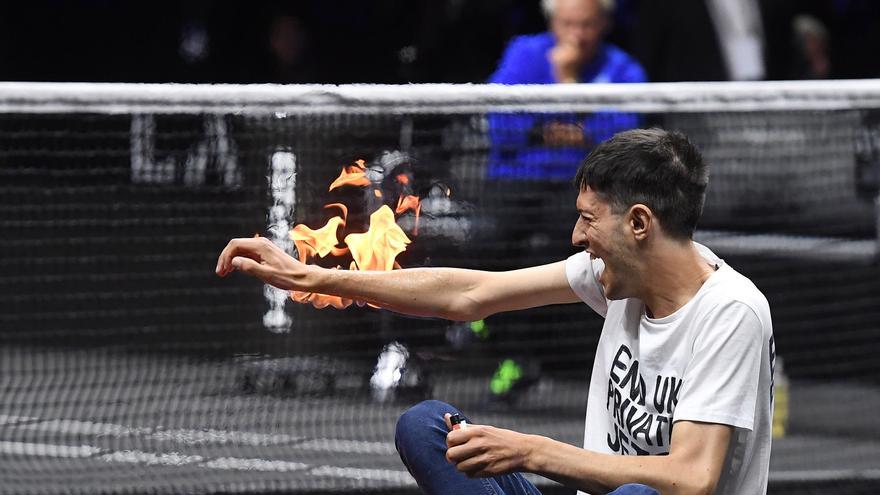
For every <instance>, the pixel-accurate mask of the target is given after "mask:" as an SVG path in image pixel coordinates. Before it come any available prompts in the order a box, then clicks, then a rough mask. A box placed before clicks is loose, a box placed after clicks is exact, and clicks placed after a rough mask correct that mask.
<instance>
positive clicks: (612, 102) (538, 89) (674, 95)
mask: <svg viewBox="0 0 880 495" xmlns="http://www.w3.org/2000/svg"><path fill="white" fill-rule="evenodd" d="M609 108H613V109H614V110H618V111H630V112H718V111H735V112H750V111H768V110H774V111H781V110H846V109H855V108H859V109H866V108H880V81H878V80H852V81H778V82H715V83H662V84H659V83H656V84H655V83H649V84H585V85H526V86H503V85H481V84H464V85H452V84H420V85H402V86H397V85H346V86H331V85H268V84H267V85H184V84H98V83H18V82H9V83H0V113H95V114H133V113H135V114H136V113H154V114H206V113H214V114H254V115H259V114H267V113H285V114H332V113H359V114H428V113H443V114H465V113H485V112H490V111H531V112H559V111H566V112H593V111H597V110H607V109H609Z"/></svg>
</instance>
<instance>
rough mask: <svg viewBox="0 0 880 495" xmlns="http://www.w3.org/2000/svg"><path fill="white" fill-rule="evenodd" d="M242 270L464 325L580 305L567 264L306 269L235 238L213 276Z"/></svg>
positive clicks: (284, 285) (265, 245) (262, 242)
mask: <svg viewBox="0 0 880 495" xmlns="http://www.w3.org/2000/svg"><path fill="white" fill-rule="evenodd" d="M233 271H240V272H242V273H246V274H248V275H251V276H254V277H257V278H259V279H261V280H263V281H264V282H266V283H268V284H271V285H274V286H275V287H278V288H279V289H284V290H298V291H306V292H318V293H322V294H332V295H337V296H342V297H345V298H349V299H355V300H360V301H365V302H369V303H373V304H376V305H378V306H381V307H384V308H388V309H391V310H393V311H397V312H400V313H405V314H410V315H416V316H431V317H439V318H447V319H450V320H458V321H468V320H477V319H480V318H484V317H486V316H488V315H490V314H494V313H498V312H501V311H512V310H517V309H526V308H532V307H536V306H544V305H548V304H562V303H572V302H578V301H579V299H578V297H577V295H576V294H575V293H574V292H573V291H572V289H571V287H570V286H569V284H568V279H567V278H566V275H565V262H563V261H560V262H557V263H552V264H549V265H543V266H536V267H532V268H525V269H522V270H513V271H507V272H486V271H479V270H465V269H459V268H413V269H406V270H393V271H390V272H384V271H353V270H330V269H325V268H321V267H318V266H315V265H306V264H303V263H300V262H299V261H298V260H296V259H294V258H293V257H291V256H289V255H288V254H287V253H285V252H284V251H282V250H281V249H280V248H278V246H276V245H275V244H273V243H272V241H270V240H268V239H266V238H263V237H256V238H245V239H233V240H231V241H230V242H229V244H227V245H226V247H225V248H224V249H223V251H222V252H221V253H220V258H219V259H218V260H217V274H218V275H220V276H221V277H225V276H226V275H228V274H229V273H231V272H233Z"/></svg>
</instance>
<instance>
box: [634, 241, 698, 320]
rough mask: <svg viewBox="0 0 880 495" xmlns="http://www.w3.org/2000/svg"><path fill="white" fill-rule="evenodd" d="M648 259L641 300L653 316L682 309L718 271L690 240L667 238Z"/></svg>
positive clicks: (666, 314) (668, 313) (662, 315)
mask: <svg viewBox="0 0 880 495" xmlns="http://www.w3.org/2000/svg"><path fill="white" fill-rule="evenodd" d="M645 261H646V263H645V267H646V268H645V270H644V272H643V273H644V275H643V279H642V281H643V284H642V286H643V287H644V288H645V289H644V292H643V294H642V295H641V297H640V299H641V300H642V302H644V303H645V310H646V312H647V314H648V316H650V317H651V318H663V317H666V316H669V315H671V314H672V313H675V312H676V311H678V310H679V309H681V308H682V307H683V306H684V305H685V304H687V303H688V301H690V300H691V299H693V297H694V296H695V295H696V294H697V292H698V291H699V290H700V288H701V287H702V286H703V284H704V283H705V282H706V280H708V279H709V277H710V276H711V275H712V273H714V271H715V267H713V266H711V265H710V264H709V263H707V262H706V260H705V259H703V257H702V256H701V255H700V253H699V251H697V248H696V246H695V245H694V244H693V242H691V241H686V242H678V241H666V244H665V245H662V246H656V249H653V250H652V252H651V253H649V254H648V256H647V259H646V260H645Z"/></svg>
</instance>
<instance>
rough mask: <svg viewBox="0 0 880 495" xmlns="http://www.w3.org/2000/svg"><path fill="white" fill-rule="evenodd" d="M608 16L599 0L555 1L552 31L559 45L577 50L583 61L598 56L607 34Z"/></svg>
mask: <svg viewBox="0 0 880 495" xmlns="http://www.w3.org/2000/svg"><path fill="white" fill-rule="evenodd" d="M605 24H606V16H605V13H604V12H603V11H602V7H601V6H600V4H599V0H555V3H554V9H553V17H552V18H551V19H550V30H551V31H552V32H553V35H554V36H555V37H556V42H557V43H559V44H564V45H569V46H572V47H575V48H577V49H578V50H579V51H580V53H581V57H582V58H581V60H584V61H586V60H589V59H591V58H593V56H594V55H595V54H596V50H597V49H598V47H599V44H600V43H601V41H602V35H603V34H604V32H605Z"/></svg>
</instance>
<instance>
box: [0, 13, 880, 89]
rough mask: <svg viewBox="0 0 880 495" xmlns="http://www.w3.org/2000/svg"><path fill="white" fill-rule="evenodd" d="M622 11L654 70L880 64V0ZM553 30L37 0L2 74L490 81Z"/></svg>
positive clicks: (535, 25)
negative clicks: (515, 50) (757, 55)
mask: <svg viewBox="0 0 880 495" xmlns="http://www.w3.org/2000/svg"><path fill="white" fill-rule="evenodd" d="M610 17H611V19H610V22H609V23H608V26H607V27H606V30H605V39H607V40H608V41H609V42H611V43H613V44H614V45H616V46H618V47H620V48H621V49H622V50H623V51H625V52H626V53H629V54H631V55H632V56H634V57H635V58H636V59H637V60H638V61H639V62H640V64H641V65H642V66H643V67H644V69H645V72H646V76H647V79H648V80H650V81H683V80H729V79H807V78H868V77H878V76H880V58H878V57H874V56H873V55H872V51H873V49H874V47H877V46H880V39H878V37H880V2H877V1H875V0H662V1H661V0H617V1H616V2H613V6H612V13H611V16H610ZM546 29H547V19H546V18H545V12H542V8H541V5H540V0H472V1H467V2H466V1H464V0H409V1H404V0H373V1H369V2H364V1H355V0H321V1H317V0H313V1H287V2H281V1H278V2H268V1H259V0H258V1H252V2H223V1H208V0H183V1H179V2H170V1H165V0H160V1H154V2H143V1H132V2H114V1H111V0H80V1H72V2H62V1H60V0H56V1H51V0H34V1H31V2H15V3H10V4H8V5H7V7H6V9H5V13H4V14H3V15H2V16H0V36H2V37H4V38H5V39H3V43H0V80H13V81H14V80H18V81H98V82H187V83H188V82H206V83H265V82H273V83H332V84H341V83H408V82H414V83H419V82H454V83H459V82H485V81H487V80H488V79H489V77H490V75H491V74H492V73H493V71H494V70H495V68H496V67H497V65H498V61H499V59H500V57H501V55H502V53H503V52H504V49H505V46H506V45H507V43H508V42H509V41H510V40H511V39H513V38H514V37H516V36H517V35H522V34H526V33H537V32H541V31H544V30H546ZM737 30H739V31H742V32H749V31H750V32H751V33H752V34H754V40H756V41H757V42H758V43H759V45H758V46H759V47H760V48H759V49H760V51H761V53H762V55H763V56H762V57H761V58H762V60H761V61H760V62H761V63H760V65H761V66H758V65H755V64H754V63H751V64H750V63H748V57H746V56H743V55H742V54H743V53H748V52H749V50H750V49H752V48H754V45H753V44H752V46H750V43H752V42H749V41H743V40H739V41H737V40H736V39H735V38H736V35H735V34H731V33H733V32H735V31H737ZM725 40H727V41H725ZM730 40H733V41H730ZM743 59H744V60H746V62H745V63H739V64H730V63H727V64H724V63H723V62H724V61H725V60H727V61H728V62H729V61H730V60H739V61H742V60H743Z"/></svg>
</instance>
